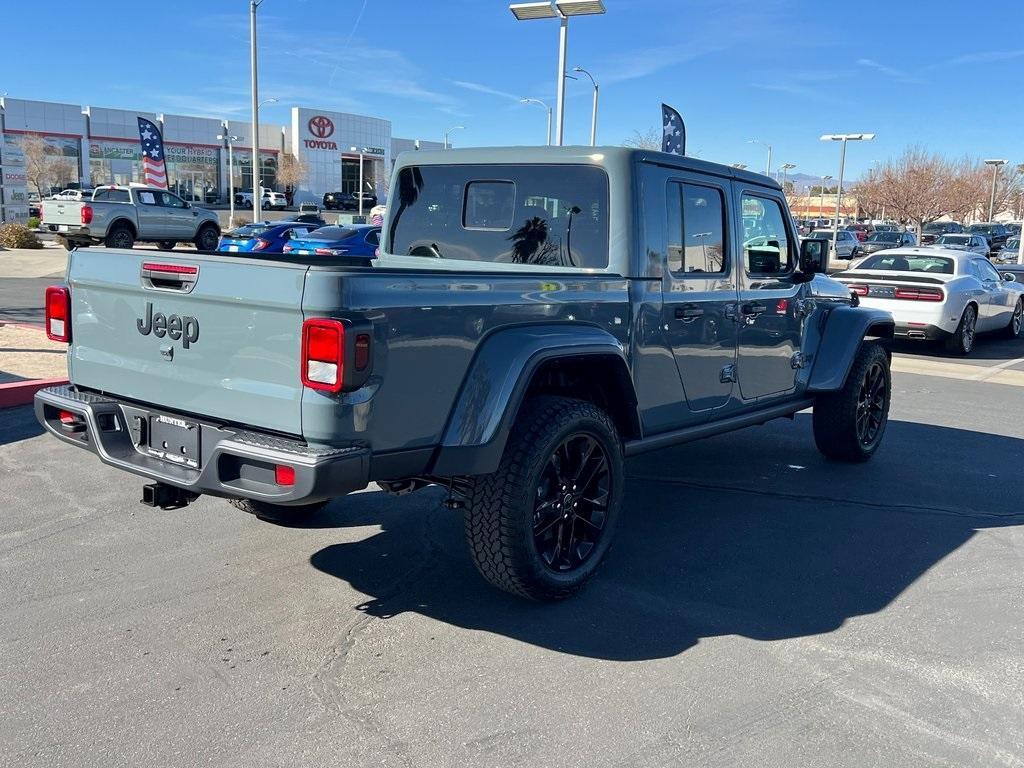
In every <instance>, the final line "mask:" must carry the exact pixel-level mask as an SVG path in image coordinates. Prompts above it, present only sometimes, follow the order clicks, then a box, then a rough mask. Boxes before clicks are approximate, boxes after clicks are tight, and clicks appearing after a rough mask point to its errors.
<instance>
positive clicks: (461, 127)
mask: <svg viewBox="0 0 1024 768" xmlns="http://www.w3.org/2000/svg"><path fill="white" fill-rule="evenodd" d="M464 130H466V126H464V125H453V126H452V127H451V128H449V129H448V130H447V131H445V132H444V148H445V149H448V147H449V146H451V145H450V144H449V142H448V134H450V133H451V132H452V131H464Z"/></svg>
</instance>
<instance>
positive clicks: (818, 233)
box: [808, 229, 832, 240]
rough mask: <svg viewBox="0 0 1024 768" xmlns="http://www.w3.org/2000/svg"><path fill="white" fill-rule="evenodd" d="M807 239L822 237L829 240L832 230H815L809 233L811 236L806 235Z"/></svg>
mask: <svg viewBox="0 0 1024 768" xmlns="http://www.w3.org/2000/svg"><path fill="white" fill-rule="evenodd" d="M808 237H813V238H820V237H823V238H825V239H827V240H831V239H832V230H830V229H816V230H814V231H813V232H811V234H810V235H808Z"/></svg>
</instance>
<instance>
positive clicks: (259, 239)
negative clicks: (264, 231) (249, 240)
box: [252, 237, 270, 251]
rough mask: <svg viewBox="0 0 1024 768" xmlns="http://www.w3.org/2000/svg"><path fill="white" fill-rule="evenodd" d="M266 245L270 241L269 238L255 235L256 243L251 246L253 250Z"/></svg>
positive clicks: (259, 249) (261, 248) (260, 248)
mask: <svg viewBox="0 0 1024 768" xmlns="http://www.w3.org/2000/svg"><path fill="white" fill-rule="evenodd" d="M268 245H270V241H269V240H264V239H263V238H262V237H257V238H256V244H255V245H254V246H253V247H252V249H253V250H254V251H262V250H263V249H264V248H266V247H267V246H268Z"/></svg>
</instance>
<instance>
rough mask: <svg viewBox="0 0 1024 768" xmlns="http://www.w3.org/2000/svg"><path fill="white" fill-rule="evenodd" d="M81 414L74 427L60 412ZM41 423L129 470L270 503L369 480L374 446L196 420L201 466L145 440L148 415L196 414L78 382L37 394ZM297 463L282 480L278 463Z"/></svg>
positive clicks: (317, 496)
mask: <svg viewBox="0 0 1024 768" xmlns="http://www.w3.org/2000/svg"><path fill="white" fill-rule="evenodd" d="M61 411H69V412H71V413H72V414H75V415H76V416H79V417H80V418H81V420H82V421H83V422H84V424H80V425H78V426H79V428H78V429H76V430H75V431H72V430H70V429H68V428H66V427H65V426H64V425H62V423H61V421H60V412H61ZM35 412H36V418H37V419H38V420H39V423H40V424H42V425H43V427H44V428H45V429H46V431H48V432H49V433H50V434H52V435H54V436H55V437H57V438H59V439H61V440H63V441H64V442H66V443H70V444H72V445H76V446H78V447H79V448H84V449H86V450H89V451H92V452H93V453H95V454H96V455H97V456H98V457H99V459H100V461H102V462H103V463H104V464H108V465H110V466H112V467H117V468H118V469H123V470H125V471H126V472H131V473H133V474H136V475H139V476H141V477H146V478H149V479H150V480H155V481H158V482H161V483H167V484H169V485H173V486H176V487H178V488H182V489H184V490H187V491H191V492H192V493H200V494H202V493H205V494H210V495H213V496H223V497H227V498H247V499H258V500H260V501H266V502H270V503H272V504H283V505H294V504H308V503H312V502H316V501H321V500H323V499H329V498H333V497H336V496H344V495H345V494H346V493H351V492H352V491H357V490H360V489H362V488H365V487H366V486H367V484H368V483H369V473H370V452H369V451H368V450H367V449H365V448H362V447H358V446H354V447H349V448H330V447H316V446H310V445H307V444H305V443H302V442H299V441H297V440H290V439H287V438H282V437H278V436H276V435H268V434H265V433H258V432H250V431H246V430H242V429H238V428H233V427H224V426H219V425H215V424H209V423H204V422H198V428H199V430H200V433H199V446H200V462H199V468H193V467H189V466H185V465H184V464H182V465H179V464H174V463H171V462H168V461H166V460H164V459H160V458H157V457H155V456H152V455H150V453H149V452H148V445H147V443H146V432H147V431H148V429H147V426H146V425H148V422H149V416H156V415H166V416H173V417H176V418H179V419H185V420H187V421H191V422H195V421H196V420H195V419H192V418H191V417H189V416H187V415H182V414H169V413H167V412H165V411H160V410H155V409H147V408H145V407H144V406H139V405H136V404H134V403H128V402H123V401H120V400H117V399H114V398H111V397H106V396H104V395H97V394H93V393H89V392H80V391H78V390H77V389H76V388H75V387H74V386H71V385H65V386H58V387H48V388H46V389H43V390H40V391H39V392H38V393H37V394H36V396H35ZM278 464H283V465H286V466H289V467H292V468H293V469H294V470H295V482H294V484H293V485H287V486H282V485H277V483H276V482H275V479H274V478H275V472H274V469H275V466H276V465H278Z"/></svg>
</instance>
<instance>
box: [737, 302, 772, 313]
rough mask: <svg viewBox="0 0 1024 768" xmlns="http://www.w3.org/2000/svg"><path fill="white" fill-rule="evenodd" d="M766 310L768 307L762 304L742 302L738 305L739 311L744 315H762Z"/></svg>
mask: <svg viewBox="0 0 1024 768" xmlns="http://www.w3.org/2000/svg"><path fill="white" fill-rule="evenodd" d="M767 311H768V307H766V306H765V305H764V304H744V305H743V306H742V307H740V312H742V313H743V314H744V315H763V314H764V313H765V312H767Z"/></svg>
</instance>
